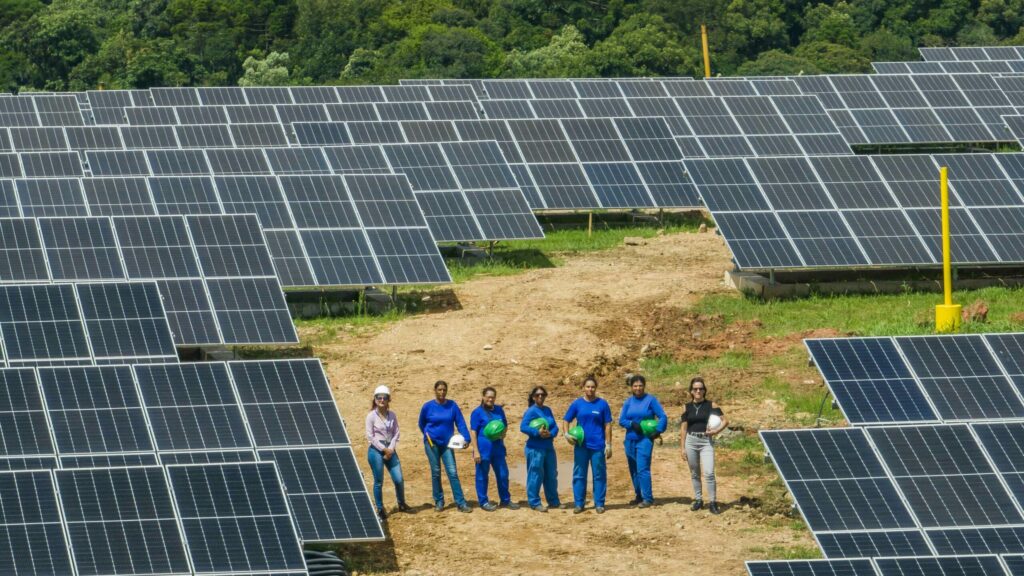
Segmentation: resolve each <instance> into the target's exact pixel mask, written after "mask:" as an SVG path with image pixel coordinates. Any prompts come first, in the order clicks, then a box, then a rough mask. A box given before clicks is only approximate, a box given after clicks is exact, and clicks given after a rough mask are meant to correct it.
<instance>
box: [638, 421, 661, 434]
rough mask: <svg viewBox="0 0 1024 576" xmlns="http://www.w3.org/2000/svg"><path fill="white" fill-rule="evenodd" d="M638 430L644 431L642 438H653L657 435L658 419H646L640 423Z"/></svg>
mask: <svg viewBox="0 0 1024 576" xmlns="http://www.w3.org/2000/svg"><path fill="white" fill-rule="evenodd" d="M640 429H641V430H643V431H644V436H653V435H655V434H657V433H658V419H657V418H648V419H646V420H641V421H640Z"/></svg>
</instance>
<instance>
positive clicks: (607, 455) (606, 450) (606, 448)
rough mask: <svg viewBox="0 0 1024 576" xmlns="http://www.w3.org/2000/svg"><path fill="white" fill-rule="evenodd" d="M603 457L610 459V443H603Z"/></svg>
mask: <svg viewBox="0 0 1024 576" xmlns="http://www.w3.org/2000/svg"><path fill="white" fill-rule="evenodd" d="M604 459H605V460H611V459H612V445H611V444H605V445H604Z"/></svg>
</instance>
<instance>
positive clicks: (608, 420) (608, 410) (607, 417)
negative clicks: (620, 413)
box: [604, 402, 612, 459]
mask: <svg viewBox="0 0 1024 576" xmlns="http://www.w3.org/2000/svg"><path fill="white" fill-rule="evenodd" d="M604 457H605V459H608V458H611V457H612V407H611V406H610V405H609V404H608V403H607V402H605V404H604Z"/></svg>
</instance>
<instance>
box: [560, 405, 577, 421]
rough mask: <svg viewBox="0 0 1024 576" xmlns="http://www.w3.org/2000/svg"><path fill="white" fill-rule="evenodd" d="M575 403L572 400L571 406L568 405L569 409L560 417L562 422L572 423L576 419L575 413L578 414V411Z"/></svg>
mask: <svg viewBox="0 0 1024 576" xmlns="http://www.w3.org/2000/svg"><path fill="white" fill-rule="evenodd" d="M576 402H578V400H573V402H572V404H569V409H568V410H566V411H565V416H562V420H565V421H566V422H572V421H573V420H575V419H576V413H577V412H579V410H577V409H576Z"/></svg>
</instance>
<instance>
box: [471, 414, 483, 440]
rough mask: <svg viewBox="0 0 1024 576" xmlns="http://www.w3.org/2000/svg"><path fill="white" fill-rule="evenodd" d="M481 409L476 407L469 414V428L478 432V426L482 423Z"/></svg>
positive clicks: (480, 426) (481, 425)
mask: <svg viewBox="0 0 1024 576" xmlns="http://www.w3.org/2000/svg"><path fill="white" fill-rule="evenodd" d="M482 412H483V411H482V410H481V409H480V408H476V409H474V410H473V412H472V413H470V415H469V429H470V430H472V431H474V432H476V433H477V434H480V428H482V427H483V425H484V416H483V413H482Z"/></svg>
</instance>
